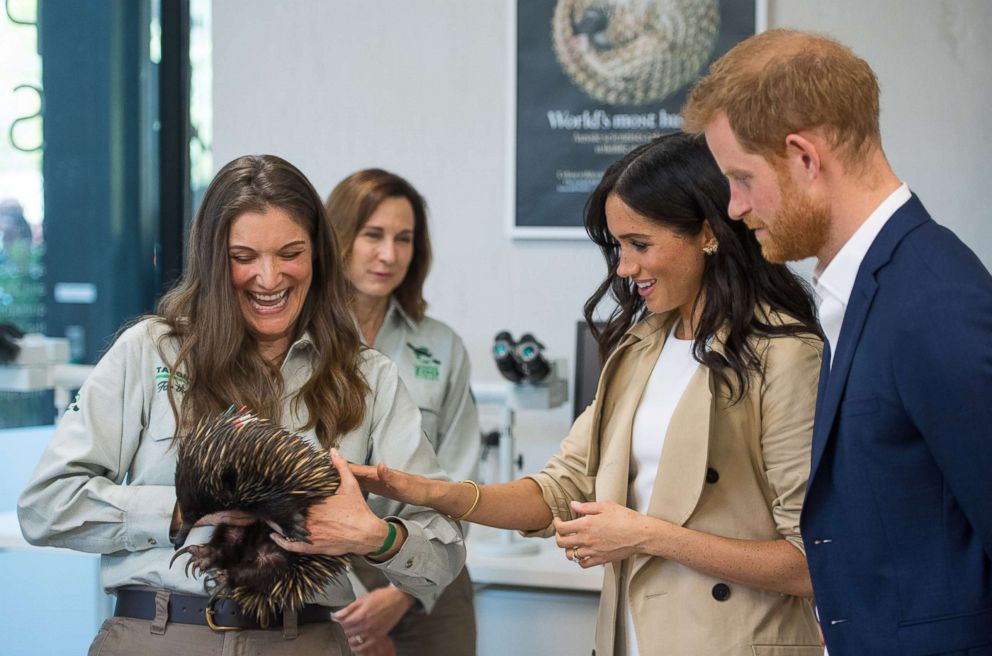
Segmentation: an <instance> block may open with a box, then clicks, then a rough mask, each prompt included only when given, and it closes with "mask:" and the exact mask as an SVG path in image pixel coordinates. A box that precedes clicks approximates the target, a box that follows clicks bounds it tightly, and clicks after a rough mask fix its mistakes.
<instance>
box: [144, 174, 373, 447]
mask: <svg viewBox="0 0 992 656" xmlns="http://www.w3.org/2000/svg"><path fill="white" fill-rule="evenodd" d="M270 207H277V208H279V209H281V210H284V211H285V212H287V213H288V214H289V215H290V216H291V217H293V219H294V220H295V221H296V222H297V223H299V225H300V226H302V227H303V228H304V229H305V230H306V231H307V233H308V234H309V235H310V239H311V241H312V243H313V263H312V264H313V274H312V275H313V277H312V280H311V284H310V289H309V291H308V292H307V297H306V300H305V301H304V303H303V308H302V309H301V310H300V316H299V318H298V319H297V322H296V328H295V334H294V336H293V338H294V339H296V338H299V337H300V336H301V335H302V334H303V333H304V332H306V333H307V334H308V335H309V338H310V339H311V341H312V344H313V347H312V358H313V371H312V373H311V375H310V379H309V380H308V381H307V382H306V383H304V385H303V387H302V388H301V389H300V391H299V393H297V395H296V396H295V397H294V398H293V409H294V411H298V410H299V404H300V403H303V404H304V405H305V406H306V408H307V413H308V420H307V424H306V425H305V426H304V429H305V430H309V429H311V428H313V429H315V432H316V434H317V438H318V439H319V440H320V443H321V444H322V445H324V446H330V445H332V444H334V443H335V442H336V439H337V438H338V437H339V436H340V435H342V434H344V433H347V432H348V431H350V430H353V429H354V428H356V427H357V426H358V425H359V424H360V423H361V421H362V418H363V417H364V415H365V405H366V404H365V399H366V395H367V393H368V392H369V387H368V383H367V382H366V380H365V378H364V376H363V375H362V373H361V371H360V362H361V358H362V356H361V341H360V338H359V335H358V330H357V329H356V327H355V324H354V320H353V319H352V318H351V314H350V313H349V311H348V307H347V298H348V287H347V282H346V278H345V275H344V271H343V267H342V265H341V260H340V258H339V256H338V253H339V251H338V246H337V242H336V240H335V237H334V233H333V232H332V231H331V230H330V229H329V228H328V223H327V220H326V217H325V216H324V207H323V205H322V204H321V202H320V196H319V195H318V194H317V192H316V190H315V189H314V188H313V185H311V184H310V181H309V180H307V178H306V177H305V176H304V175H303V174H302V173H301V172H300V171H299V169H297V168H296V167H295V166H293V165H292V164H290V163H289V162H287V161H285V160H283V159H281V158H279V157H276V156H274V155H258V156H245V157H239V158H238V159H236V160H234V161H233V162H231V163H229V164H227V165H226V166H225V167H224V168H222V169H221V170H220V172H219V173H217V176H216V177H215V178H214V180H213V182H211V183H210V187H209V188H208V189H207V192H206V195H205V196H204V198H203V202H202V204H201V205H200V209H199V211H198V212H197V214H196V217H195V219H194V220H193V226H192V228H191V230H190V236H189V244H188V247H187V252H186V266H185V270H184V272H183V276H182V278H181V279H180V280H179V282H178V284H177V285H176V287H175V288H173V289H172V290H171V291H170V292H168V293H167V294H166V295H165V296H164V297H163V298H162V300H161V301H160V303H159V306H158V314H159V316H160V317H161V319H162V320H163V321H164V322H165V323H166V324H167V325H168V327H169V329H170V330H169V336H170V337H173V338H176V339H178V340H179V352H178V355H177V356H176V359H175V362H167V364H168V365H169V368H170V380H169V383H170V384H169V402H170V403H171V405H172V410H173V413H174V414H175V416H176V431H177V435H178V434H180V432H181V431H183V430H189V429H190V428H192V426H194V425H195V424H196V422H197V421H198V420H199V418H200V417H203V416H205V415H207V414H211V413H215V412H218V411H221V410H223V409H225V408H227V407H229V406H230V405H231V404H232V403H233V404H238V405H245V406H248V407H249V408H252V409H253V410H254V411H255V412H257V413H258V414H260V415H262V416H265V417H269V418H271V419H273V420H275V421H279V420H280V401H281V399H282V397H283V392H284V390H283V383H282V377H281V376H280V374H279V370H278V368H277V367H276V366H273V365H271V364H269V363H268V362H267V361H266V360H265V359H264V358H263V357H262V356H261V355H260V353H259V351H258V347H257V344H256V342H255V339H254V338H253V337H252V336H251V334H250V333H249V332H248V329H247V326H246V323H245V320H244V318H243V317H242V314H241V310H240V308H239V306H238V300H237V298H236V296H235V294H234V291H233V286H232V282H231V269H230V265H229V257H228V233H229V232H230V228H231V224H232V223H233V222H234V220H235V219H236V218H238V217H239V216H241V215H242V214H244V213H245V212H264V211H265V210H266V208H270ZM160 350H161V349H160ZM176 376H182V377H183V378H185V379H186V391H185V396H184V398H183V402H182V409H181V410H179V409H177V407H178V404H177V402H176V398H175V396H174V394H173V389H174V388H175V382H176V380H175V379H176Z"/></svg>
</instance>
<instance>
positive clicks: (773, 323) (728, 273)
mask: <svg viewBox="0 0 992 656" xmlns="http://www.w3.org/2000/svg"><path fill="white" fill-rule="evenodd" d="M611 194H616V195H617V196H619V198H620V199H621V200H622V201H623V202H624V203H625V204H626V205H627V206H628V207H630V208H631V209H632V210H634V211H635V212H637V213H638V214H640V215H641V216H643V217H645V218H647V219H649V220H651V221H653V222H655V223H657V224H658V225H661V226H664V227H667V228H670V229H671V230H674V231H675V232H676V233H678V234H680V235H685V236H695V235H698V234H699V233H700V231H701V230H702V229H703V225H704V224H706V223H709V225H710V228H711V229H712V231H713V234H714V236H715V237H716V240H717V242H718V243H719V248H718V250H717V252H716V253H714V254H713V255H708V256H706V260H705V266H704V269H703V278H702V284H701V285H700V296H698V297H697V298H696V301H695V302H697V303H698V302H700V300H701V299H702V300H703V302H704V305H703V308H702V313H701V316H700V320H699V325H698V326H697V327H696V332H695V335H693V356H694V357H695V359H696V360H698V361H699V362H700V363H702V364H703V365H704V366H706V367H708V368H709V369H710V370H712V371H713V372H714V373H715V374H716V375H717V376H718V378H719V379H720V380H721V381H722V382H723V383H724V384H725V385H727V386H728V387H730V388H731V389H734V390H735V393H733V394H732V395H731V398H732V400H733V401H734V402H736V401H738V400H740V399H741V398H743V396H744V394H745V393H746V392H747V388H748V380H749V375H748V373H749V372H760V370H761V361H760V355H759V353H758V352H757V351H756V350H755V347H754V345H753V343H752V342H751V341H750V340H749V338H750V337H751V336H752V335H768V336H772V335H801V334H805V335H809V336H816V337H820V338H822V333H821V332H820V327H819V324H818V323H817V320H816V306H815V304H814V301H813V295H812V292H811V290H810V288H809V285H807V284H806V282H805V281H803V280H802V279H800V278H799V277H798V276H796V275H795V274H794V273H792V271H790V270H789V269H788V268H787V267H786V266H784V265H779V264H771V263H769V262H768V261H767V260H765V259H764V258H763V257H762V256H761V247H760V245H759V244H758V241H757V239H756V238H755V237H754V234H753V233H752V232H751V231H750V230H749V229H748V228H747V226H745V225H744V223H743V222H742V221H733V220H731V219H730V218H729V217H728V216H727V205H728V203H729V201H730V188H729V186H728V184H727V180H726V178H725V177H724V176H723V174H722V173H721V172H720V169H719V167H718V166H717V163H716V161H715V160H714V159H713V156H712V155H711V154H710V151H709V149H708V148H707V147H706V143H705V142H704V141H703V140H702V138H701V137H694V136H690V135H687V134H684V133H681V132H676V133H674V134H668V135H664V136H661V137H658V138H656V139H654V140H653V141H651V142H649V143H646V144H643V145H641V146H638V147H637V148H635V149H634V150H632V151H631V152H630V153H628V154H627V156H626V157H624V158H623V159H621V160H619V161H618V162H615V163H614V164H612V165H611V166H610V167H609V168H608V169H606V172H605V173H604V174H603V179H602V181H600V183H599V185H598V186H597V187H596V189H595V190H594V191H593V193H592V195H591V196H590V197H589V199H588V201H587V202H586V206H585V226H586V232H587V233H588V234H589V237H590V238H591V239H592V240H593V242H595V243H596V245H597V246H599V248H600V250H602V251H603V257H605V258H606V267H607V272H608V273H607V276H606V279H605V280H604V281H603V283H602V284H601V285H600V286H599V288H598V289H597V290H596V292H595V293H594V294H593V295H592V296H591V297H589V300H588V301H586V304H585V307H584V310H585V312H584V315H585V319H586V322H588V324H589V326H590V329H591V330H592V334H593V335H594V336H595V337H596V340H597V341H598V342H599V352H600V357H601V358H602V359H603V360H605V359H606V357H607V356H608V355H609V353H610V352H611V351H612V350H613V348H614V347H615V346H616V345H617V343H618V342H619V341H620V339H621V337H623V335H624V333H626V332H627V330H629V329H630V327H631V326H633V325H634V324H635V323H637V321H639V320H640V319H641V318H642V317H644V316H645V315H646V314H647V313H648V310H647V307H646V306H645V304H644V299H643V298H641V297H640V296H639V295H638V294H637V291H636V290H635V289H634V284H633V282H632V281H631V280H629V279H627V278H623V277H620V276H618V275H617V273H616V272H617V266H618V264H619V262H620V245H619V244H618V243H617V241H616V239H614V238H613V236H612V235H611V234H610V231H609V229H608V227H607V223H606V199H607V198H608V197H609V196H610V195H611ZM607 295H610V296H612V298H613V299H614V300H615V301H616V304H617V305H616V307H615V308H614V309H613V311H612V313H611V314H610V316H609V318H608V319H607V321H606V324H605V325H603V326H600V325H598V324H597V323H596V322H595V320H594V315H595V312H596V309H597V308H598V307H599V305H600V302H601V301H602V300H603V298H604V297H606V296H607ZM762 306H765V307H766V308H767V310H768V311H770V312H772V313H776V314H782V315H786V316H787V317H791V318H792V319H793V320H794V321H789V320H788V319H786V320H785V321H783V320H781V319H778V320H776V319H775V318H774V317H772V316H768V315H766V314H765V312H763V311H762V310H761V307H762ZM722 328H726V329H727V335H726V338H725V339H724V340H723V344H724V354H723V355H722V356H721V355H720V354H718V353H716V352H715V351H711V350H709V349H708V348H707V345H708V343H709V341H710V340H711V339H712V338H713V337H714V336H715V335H716V333H717V331H719V330H721V329H722ZM733 383H737V384H736V385H734V384H733Z"/></svg>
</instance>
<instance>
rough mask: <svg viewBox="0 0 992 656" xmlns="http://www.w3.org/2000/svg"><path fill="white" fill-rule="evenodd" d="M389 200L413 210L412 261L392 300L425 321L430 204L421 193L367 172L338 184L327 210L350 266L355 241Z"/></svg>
mask: <svg viewBox="0 0 992 656" xmlns="http://www.w3.org/2000/svg"><path fill="white" fill-rule="evenodd" d="M387 198H406V199H407V200H408V201H410V206H411V207H412V208H413V257H412V258H411V259H410V268H409V269H407V272H406V276H404V277H403V281H402V282H400V284H399V286H398V287H397V288H396V290H395V291H394V292H393V296H394V297H395V298H396V302H397V303H399V304H400V307H402V308H403V311H404V312H406V313H407V314H408V315H410V317H411V318H413V320H414V321H422V320H423V318H424V313H425V312H426V311H427V301H425V300H424V281H425V280H427V273H428V272H429V271H430V269H431V237H430V233H429V232H428V230H427V201H425V200H424V197H423V196H421V195H420V192H418V191H417V190H416V189H415V188H414V186H413V185H412V184H410V183H409V182H407V181H406V180H405V179H404V178H401V177H400V176H398V175H396V174H395V173H390V172H389V171H383V170H382V169H364V170H362V171H356V172H355V173H352V174H351V175H349V176H348V177H347V178H345V179H344V180H342V181H341V182H339V183H338V185H337V186H336V187H334V189H333V190H332V191H331V193H330V194H329V195H328V197H327V201H326V202H325V203H324V208H325V210H326V211H327V218H328V219H329V220H330V222H331V225H332V226H333V227H334V232H335V233H336V234H337V237H338V243H339V244H341V257H342V259H343V260H344V261H345V262H347V261H348V258H349V257H351V249H352V247H353V246H354V244H355V237H357V236H358V233H359V232H361V230H362V228H363V227H365V224H366V222H368V220H369V217H371V216H372V214H373V213H375V211H376V209H378V207H379V205H380V204H382V201H384V200H386V199H387Z"/></svg>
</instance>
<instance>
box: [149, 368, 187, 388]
mask: <svg viewBox="0 0 992 656" xmlns="http://www.w3.org/2000/svg"><path fill="white" fill-rule="evenodd" d="M170 373H171V372H170V371H169V368H168V367H155V389H156V390H157V391H159V392H164V391H166V390H167V389H169V374H170ZM172 380H173V389H175V391H176V393H178V394H184V393H185V392H186V387H187V386H188V383H187V381H186V377H185V376H183V375H182V374H180V373H177V374H176V375H175V376H173V378H172Z"/></svg>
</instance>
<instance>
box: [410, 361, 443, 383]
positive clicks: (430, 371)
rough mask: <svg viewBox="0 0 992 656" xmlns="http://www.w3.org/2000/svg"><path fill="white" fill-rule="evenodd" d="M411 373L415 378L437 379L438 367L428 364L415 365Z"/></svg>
mask: <svg viewBox="0 0 992 656" xmlns="http://www.w3.org/2000/svg"><path fill="white" fill-rule="evenodd" d="M413 373H414V375H415V376H416V377H417V378H424V379H425V380H437V378H438V368H437V367H432V366H429V365H428V366H423V365H419V364H418V365H415V366H414V368H413Z"/></svg>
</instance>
